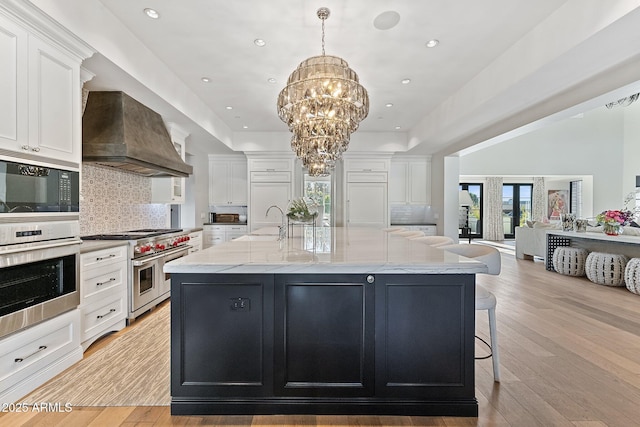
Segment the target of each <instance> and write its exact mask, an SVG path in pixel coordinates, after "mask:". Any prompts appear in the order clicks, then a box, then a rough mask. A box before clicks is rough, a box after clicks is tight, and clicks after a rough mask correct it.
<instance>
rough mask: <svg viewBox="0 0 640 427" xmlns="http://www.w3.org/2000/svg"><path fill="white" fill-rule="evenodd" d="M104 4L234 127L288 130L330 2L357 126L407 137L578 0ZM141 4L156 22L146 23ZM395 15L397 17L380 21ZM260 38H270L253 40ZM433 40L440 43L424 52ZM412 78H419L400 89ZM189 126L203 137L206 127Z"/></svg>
mask: <svg viewBox="0 0 640 427" xmlns="http://www.w3.org/2000/svg"><path fill="white" fill-rule="evenodd" d="M41 1H42V2H43V3H47V0H41ZM100 1H101V3H102V4H103V5H104V8H105V9H106V10H108V11H109V12H111V13H112V14H113V15H114V16H115V17H116V18H117V19H118V20H120V21H121V22H122V23H123V24H124V25H125V26H126V27H127V28H128V30H129V31H131V33H133V34H134V35H135V36H136V37H137V38H138V39H139V40H140V41H141V42H142V43H143V44H144V45H146V46H147V47H148V49H149V50H150V51H151V52H152V53H153V54H154V55H155V56H156V57H158V58H159V59H160V60H161V61H162V62H163V63H164V64H166V65H167V67H168V68H169V69H170V70H171V71H172V72H173V73H175V75H176V76H177V77H178V78H179V80H181V82H182V83H184V85H186V87H188V89H189V90H190V91H192V92H193V93H194V94H195V95H196V96H197V97H198V98H200V99H201V101H202V102H203V103H204V104H205V105H206V106H207V107H208V108H209V109H210V111H211V112H212V113H213V114H214V115H215V116H217V119H219V120H221V121H222V122H224V123H225V124H226V126H228V128H229V129H230V130H231V131H232V132H274V131H280V132H286V131H287V129H286V126H285V125H284V123H282V122H281V121H280V120H279V118H278V116H277V113H276V98H277V95H278V93H279V91H280V90H281V89H282V87H283V86H284V85H285V84H286V79H287V77H288V75H289V74H290V73H291V72H292V71H293V70H294V69H295V68H296V67H297V66H298V64H299V63H300V62H301V61H303V60H304V59H306V58H308V57H310V56H315V55H319V54H320V53H321V21H320V20H319V19H318V18H317V16H316V10H317V9H318V8H319V7H321V6H326V7H329V9H331V16H330V17H329V19H328V20H327V21H326V38H325V39H326V53H327V54H328V55H336V56H340V57H342V58H344V59H345V60H346V61H347V62H349V65H350V66H351V68H352V69H354V70H355V71H356V72H357V73H358V74H359V77H360V82H361V84H362V85H363V86H364V87H365V88H367V90H368V92H369V97H370V104H371V107H370V112H369V116H368V118H367V119H365V120H364V121H363V122H362V124H361V126H360V129H359V130H358V132H407V133H410V132H411V130H412V129H414V128H415V127H416V126H418V125H420V123H421V121H422V120H423V119H424V118H425V117H426V116H428V115H430V114H432V113H433V112H434V111H436V110H437V109H438V108H440V109H442V108H443V105H446V102H447V101H449V102H450V101H451V99H452V96H453V95H454V94H456V93H457V92H459V91H460V90H461V89H464V87H465V85H468V84H469V82H471V81H472V80H473V79H474V78H475V77H476V76H477V75H478V74H479V73H481V72H482V71H483V70H486V69H487V67H489V66H490V65H491V64H493V63H495V62H496V60H497V59H498V58H499V57H500V56H501V55H502V54H503V53H504V52H505V51H507V50H508V49H509V48H511V47H512V46H513V45H514V44H516V43H517V42H518V41H519V40H521V39H522V38H523V37H524V36H525V35H527V34H528V33H530V32H531V31H532V29H534V28H535V27H537V26H539V25H540V24H541V22H544V21H545V20H546V19H548V18H549V17H550V16H551V15H553V14H554V13H555V12H557V11H558V10H559V9H560V8H561V7H562V6H563V5H564V4H565V3H567V1H570V0H536V1H535V2H533V1H529V0H483V1H476V0H460V1H452V0H394V1H390V0H349V1H345V0H305V1H300V0H234V1H229V0H188V1H175V0H100ZM36 2H37V0H36ZM49 3H52V4H53V3H55V2H49ZM604 3H606V2H603V4H604ZM145 7H152V8H154V9H155V10H157V11H158V12H159V13H160V19H157V20H152V19H149V18H148V17H147V16H146V15H145V14H144V13H143V9H144V8H145ZM388 11H395V12H397V13H398V14H399V16H400V20H399V23H398V24H397V25H396V26H395V27H393V28H391V29H388V30H380V29H377V28H375V26H374V20H375V19H376V17H377V16H379V15H380V14H382V13H383V12H388ZM572 24H575V23H572ZM636 28H637V26H636ZM257 38H260V39H264V40H265V41H266V46H264V47H257V46H256V45H255V44H254V43H253V41H254V40H255V39H257ZM432 38H436V39H438V40H440V44H439V45H438V46H437V47H436V48H433V49H428V48H427V47H426V46H425V43H426V42H427V41H428V40H430V39H432ZM87 65H88V66H89V68H90V69H91V71H92V72H94V73H96V77H95V78H94V79H93V80H91V81H90V82H89V83H88V87H89V88H91V89H92V90H105V89H108V90H125V91H126V90H127V84H131V83H127V80H126V79H127V78H130V76H127V74H126V73H123V72H122V70H118V69H117V67H113V64H110V63H109V61H108V60H107V59H105V58H101V56H100V55H99V54H98V55H95V56H94V58H91V59H90V60H88V61H87ZM510 66H513V67H517V66H518V64H510ZM202 77H208V78H210V79H211V82H210V83H203V82H202V80H201V78H202ZM551 77H553V76H551ZM269 78H274V79H275V80H276V83H269V82H268V81H267V80H268V79H269ZM404 78H409V79H411V83H410V84H408V85H403V84H402V83H401V80H402V79H404ZM143 85H144V83H143ZM132 90H133V89H132ZM387 103H392V104H393V107H386V106H385V105H386V104H387ZM227 106H231V107H233V109H231V110H229V109H227V108H226V107H227ZM159 112H160V113H161V114H163V116H165V118H167V117H166V116H167V115H170V114H169V113H167V110H165V111H159ZM169 120H172V118H171V117H169ZM178 121H179V119H178ZM245 126H246V128H245ZM397 126H399V127H400V129H399V130H398V129H396V127H397ZM192 134H198V135H199V136H202V137H203V138H206V137H207V132H202V129H199V130H196V131H195V132H193V133H192ZM208 137H209V138H211V135H208Z"/></svg>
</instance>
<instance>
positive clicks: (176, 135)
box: [151, 123, 189, 205]
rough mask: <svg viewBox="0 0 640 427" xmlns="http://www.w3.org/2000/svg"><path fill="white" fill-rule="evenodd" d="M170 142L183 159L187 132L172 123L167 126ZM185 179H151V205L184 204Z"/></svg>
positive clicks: (177, 177)
mask: <svg viewBox="0 0 640 427" xmlns="http://www.w3.org/2000/svg"><path fill="white" fill-rule="evenodd" d="M168 128H169V129H168V130H169V135H170V136H171V142H173V146H174V147H175V149H176V152H177V153H178V154H179V155H180V158H181V159H182V160H183V161H184V159H185V144H186V143H185V140H186V139H187V137H188V136H189V134H188V133H187V132H185V131H184V130H182V129H181V128H179V127H177V126H176V125H174V124H173V123H169V125H168ZM185 185H186V178H182V177H179V176H171V177H160V178H152V179H151V203H169V204H172V205H181V204H183V203H184V200H185V199H184V191H185Z"/></svg>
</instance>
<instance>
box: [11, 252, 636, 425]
mask: <svg viewBox="0 0 640 427" xmlns="http://www.w3.org/2000/svg"><path fill="white" fill-rule="evenodd" d="M478 280H479V282H480V283H482V284H483V285H484V286H485V287H487V288H488V289H490V290H491V291H493V292H494V293H495V295H496V297H497V299H498V307H497V317H498V333H499V340H500V357H501V375H502V382H501V383H500V384H497V383H494V382H493V374H492V370H491V360H490V359H487V360H479V361H477V362H476V397H477V399H478V402H479V410H480V415H479V417H478V418H451V417H402V416H398V417H378V416H360V417H355V416H254V417H251V416H190V417H177V416H176V417H172V416H171V415H170V411H169V408H168V407H109V408H100V407H84V408H72V411H71V412H69V413H64V412H60V413H51V412H48V413H47V412H43V413H38V412H28V413H2V414H0V425H2V426H3V427H5V426H65V427H66V426H172V425H209V426H250V425H252V426H285V425H286V426H294V425H316V426H325V425H326V426H329V425H331V426H335V425H338V426H366V425H371V426H476V425H478V426H516V427H523V426H574V427H576V426H577V427H601V426H621V427H622V426H624V427H629V426H635V425H640V296H638V295H635V294H632V293H631V292H629V291H627V290H626V288H610V287H605V286H598V285H594V284H592V283H591V282H589V281H588V280H587V279H586V278H572V277H566V276H561V275H559V274H556V273H552V272H548V271H546V270H545V268H544V264H543V262H542V261H540V260H537V261H535V262H532V261H527V260H524V261H521V260H516V259H515V258H514V257H513V255H511V254H510V253H503V264H502V273H501V274H500V275H499V276H485V275H483V276H481V277H479V279H478ZM150 315H153V313H151V314H150ZM135 326H136V324H135V323H134V324H133V325H132V327H135ZM121 333H122V332H121ZM125 333H126V332H125ZM477 333H478V335H480V336H481V337H483V338H488V322H487V318H486V313H485V312H478V319H477ZM107 339H109V338H107ZM99 345H104V343H103V342H101V343H100V344H99ZM92 350H93V349H90V351H92ZM485 351H486V350H485V349H484V348H483V347H482V346H480V345H478V347H477V352H478V355H480V354H484V353H485Z"/></svg>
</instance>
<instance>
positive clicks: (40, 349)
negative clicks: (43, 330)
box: [14, 345, 47, 363]
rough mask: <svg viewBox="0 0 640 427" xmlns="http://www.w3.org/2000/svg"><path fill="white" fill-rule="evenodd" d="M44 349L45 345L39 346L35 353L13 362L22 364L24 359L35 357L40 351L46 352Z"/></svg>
mask: <svg viewBox="0 0 640 427" xmlns="http://www.w3.org/2000/svg"><path fill="white" fill-rule="evenodd" d="M46 349H47V346H46V345H41V346H40V347H38V349H37V350H36V351H34V352H33V353H31V354H29V355H28V356H25V357H17V358H16V359H15V360H14V361H15V362H16V363H20V362H24V361H25V360H26V359H28V358H30V357H31V356H35V355H36V354H38V353H40V352H41V351H42V350H46Z"/></svg>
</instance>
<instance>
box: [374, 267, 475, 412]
mask: <svg viewBox="0 0 640 427" xmlns="http://www.w3.org/2000/svg"><path fill="white" fill-rule="evenodd" d="M474 326H475V278H474V276H473V275H460V274H435V275H408V274H401V275H377V276H376V396H378V397H394V398H396V397H398V398H416V399H435V400H440V401H443V400H444V401H446V400H447V399H451V400H456V401H459V400H460V399H465V398H468V399H470V400H475V390H474V365H473V362H474Z"/></svg>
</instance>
